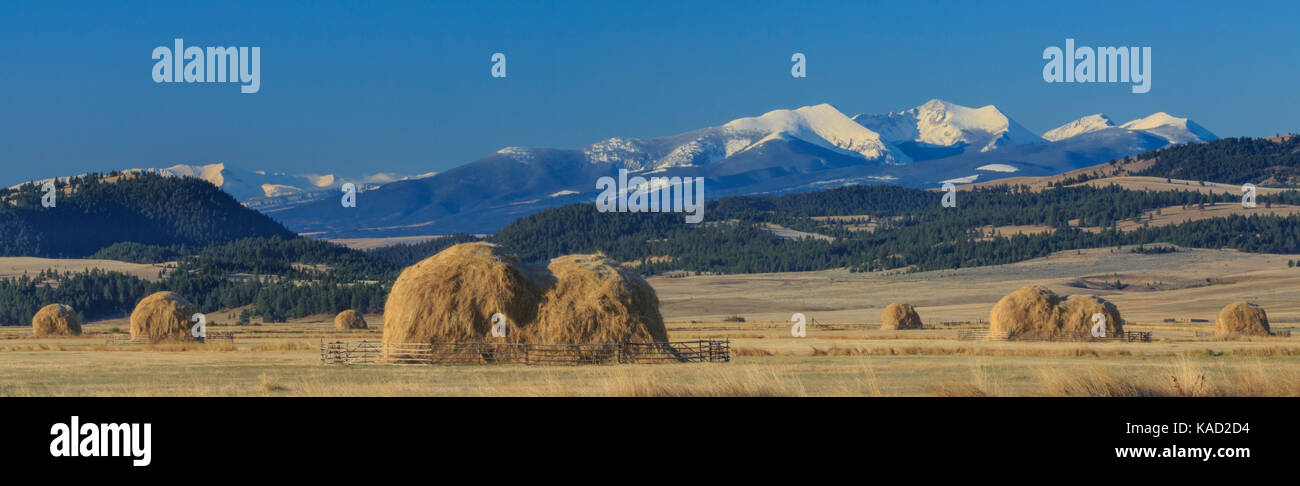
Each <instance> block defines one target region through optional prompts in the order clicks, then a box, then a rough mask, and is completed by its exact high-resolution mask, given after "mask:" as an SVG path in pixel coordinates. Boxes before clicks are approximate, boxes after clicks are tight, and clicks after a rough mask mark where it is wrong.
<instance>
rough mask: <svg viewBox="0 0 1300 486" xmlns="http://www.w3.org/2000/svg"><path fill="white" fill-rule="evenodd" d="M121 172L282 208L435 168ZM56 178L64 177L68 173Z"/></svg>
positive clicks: (218, 167) (214, 167) (207, 167)
mask: <svg viewBox="0 0 1300 486" xmlns="http://www.w3.org/2000/svg"><path fill="white" fill-rule="evenodd" d="M120 172H124V173H140V172H146V173H155V174H159V175H163V176H167V177H194V178H198V179H203V180H205V181H208V182H210V183H212V185H214V186H217V187H218V188H220V189H221V190H222V191H225V192H226V193H227V194H230V195H231V196H233V197H234V198H235V199H236V200H238V201H240V202H241V203H244V205H246V206H249V207H253V208H256V209H260V210H268V209H277V208H283V207H287V206H291V205H293V204H298V203H301V202H305V201H311V200H316V199H321V198H323V197H325V196H332V195H334V194H336V193H337V192H338V190H339V188H340V187H342V186H343V184H346V183H349V182H351V183H353V184H355V185H356V186H357V188H358V190H359V191H365V190H370V189H374V188H377V187H379V186H381V185H383V184H387V183H389V182H395V181H401V180H409V179H419V178H424V177H432V176H433V175H434V174H436V172H429V173H426V174H421V175H416V176H403V175H399V174H392V173H377V174H371V175H366V176H361V177H356V178H351V177H338V176H336V175H334V174H299V175H290V174H283V173H278V172H266V171H250V170H244V169H239V168H235V167H230V166H227V165H226V164H224V163H220V162H218V163H211V164H201V165H190V164H177V165H173V166H171V167H164V168H146V169H123V170H121V171H120ZM81 175H85V174H81ZM81 175H78V176H72V177H79V176H81ZM56 179H57V180H62V181H67V180H68V179H69V177H59V178H56ZM49 180H55V179H41V180H38V181H32V182H37V183H43V182H45V181H49ZM38 185H39V184H38ZM14 187H17V186H14Z"/></svg>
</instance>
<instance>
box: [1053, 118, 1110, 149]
mask: <svg viewBox="0 0 1300 486" xmlns="http://www.w3.org/2000/svg"><path fill="white" fill-rule="evenodd" d="M1114 126H1115V123H1114V122H1112V121H1111V120H1110V117H1108V116H1106V115H1103V114H1101V113H1098V114H1095V115H1088V116H1085V117H1083V118H1080V119H1078V120H1074V121H1072V122H1070V123H1066V124H1064V125H1061V126H1059V127H1056V128H1053V129H1051V130H1048V131H1047V133H1044V134H1043V139H1045V140H1047V141H1049V142H1055V141H1057V140H1064V139H1067V138H1070V137H1073V136H1075V135H1082V134H1085V133H1089V132H1095V131H1097V130H1103V129H1106V128H1111V127H1114Z"/></svg>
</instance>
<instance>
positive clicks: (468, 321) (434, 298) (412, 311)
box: [383, 242, 542, 344]
mask: <svg viewBox="0 0 1300 486" xmlns="http://www.w3.org/2000/svg"><path fill="white" fill-rule="evenodd" d="M541 294H542V291H541V288H540V287H539V286H538V285H537V283H536V282H535V281H534V280H533V279H532V278H531V275H530V272H529V271H528V269H526V268H525V267H524V266H523V265H521V264H520V263H519V259H518V258H516V257H515V256H514V255H509V254H506V253H505V252H503V251H502V250H501V249H500V247H498V246H497V245H493V244H491V243H483V242H473V243H461V244H459V245H455V246H452V247H450V248H447V249H446V250H443V251H441V252H439V253H438V254H436V255H433V256H431V257H429V258H426V259H424V260H422V261H420V262H419V263H416V264H415V265H412V266H410V267H407V268H406V269H405V270H402V273H401V275H398V277H397V281H396V282H394V283H393V288H392V290H391V291H389V293H388V300H387V301H386V302H385V303H384V337H383V342H384V343H411V344H414V343H452V342H481V341H487V340H489V336H490V335H491V334H490V333H491V329H492V322H491V319H492V315H493V314H496V313H498V312H500V313H502V314H504V315H505V316H506V318H507V320H508V321H509V322H508V323H507V324H506V326H507V329H506V341H508V342H518V341H519V340H520V329H521V327H520V326H522V325H524V324H526V323H529V322H532V320H533V317H534V316H535V315H536V314H537V304H538V302H539V301H540V299H541ZM498 339H499V338H498Z"/></svg>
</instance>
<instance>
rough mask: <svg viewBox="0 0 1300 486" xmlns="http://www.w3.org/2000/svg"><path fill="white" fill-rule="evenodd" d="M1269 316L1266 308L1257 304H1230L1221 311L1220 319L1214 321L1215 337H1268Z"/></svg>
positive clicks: (1238, 302) (1239, 302)
mask: <svg viewBox="0 0 1300 486" xmlns="http://www.w3.org/2000/svg"><path fill="white" fill-rule="evenodd" d="M1270 333H1271V331H1270V330H1269V328H1268V314H1266V313H1264V308H1263V307H1260V306H1257V305H1255V304H1251V303H1247V302H1242V301H1237V302H1233V303H1231V304H1228V306H1227V307H1224V308H1223V310H1221V311H1219V318H1218V319H1216V320H1215V321H1214V335H1215V336H1228V335H1234V334H1237V335H1247V336H1267V335H1269V334H1270Z"/></svg>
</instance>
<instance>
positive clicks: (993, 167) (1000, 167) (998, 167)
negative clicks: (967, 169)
mask: <svg viewBox="0 0 1300 486" xmlns="http://www.w3.org/2000/svg"><path fill="white" fill-rule="evenodd" d="M975 170H987V171H989V172H1016V171H1019V170H1020V169H1017V168H1015V166H1011V165H1007V164H987V165H981V166H979V167H976V168H975Z"/></svg>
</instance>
